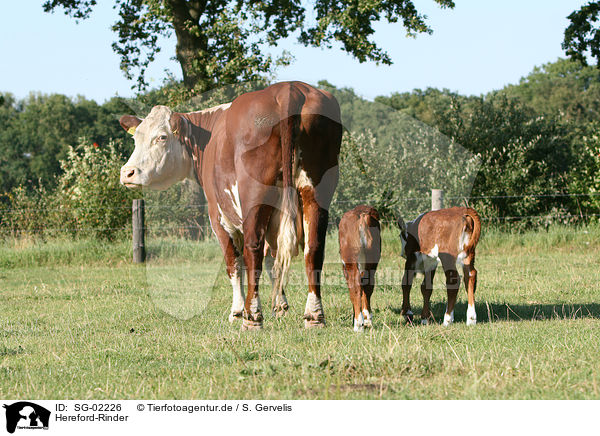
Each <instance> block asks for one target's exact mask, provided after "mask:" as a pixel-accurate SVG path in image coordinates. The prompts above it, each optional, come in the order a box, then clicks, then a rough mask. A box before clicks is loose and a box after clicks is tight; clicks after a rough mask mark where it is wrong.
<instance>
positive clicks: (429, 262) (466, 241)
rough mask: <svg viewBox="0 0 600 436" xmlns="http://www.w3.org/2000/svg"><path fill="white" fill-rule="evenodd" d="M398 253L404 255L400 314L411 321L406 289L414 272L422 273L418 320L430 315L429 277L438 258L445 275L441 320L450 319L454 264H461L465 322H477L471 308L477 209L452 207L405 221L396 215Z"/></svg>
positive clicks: (456, 276)
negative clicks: (446, 299) (444, 304)
mask: <svg viewBox="0 0 600 436" xmlns="http://www.w3.org/2000/svg"><path fill="white" fill-rule="evenodd" d="M398 226H399V227H400V239H401V242H402V253H401V255H402V257H404V258H405V259H406V262H405V265H404V276H403V278H402V314H403V315H404V316H405V317H406V318H407V320H408V321H409V322H410V323H412V320H413V313H412V311H411V307H410V289H411V287H412V282H413V278H414V275H415V273H422V274H424V279H423V283H422V284H421V292H422V294H423V310H422V312H421V323H422V324H427V323H428V322H429V318H430V317H431V312H430V307H429V300H430V298H431V292H432V290H433V278H434V275H435V270H436V268H437V266H438V262H441V264H442V267H443V269H444V273H445V275H446V289H447V292H448V302H447V304H446V313H445V314H444V321H443V324H444V325H445V326H447V325H449V324H451V323H452V322H454V305H455V303H456V296H457V294H458V289H459V288H460V275H459V273H458V268H462V270H463V275H464V282H465V288H466V291H467V297H468V307H467V325H474V324H476V323H477V313H476V312H475V288H476V287H477V270H476V269H475V247H476V246H477V242H478V241H479V236H480V235H481V220H480V219H479V215H477V212H475V210H473V209H471V208H467V207H452V208H450V209H440V210H435V211H431V212H427V213H424V214H421V215H419V216H418V217H417V219H415V220H414V221H411V222H409V223H406V224H405V223H404V220H403V219H402V217H400V218H399V219H398Z"/></svg>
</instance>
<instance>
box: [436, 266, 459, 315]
mask: <svg viewBox="0 0 600 436" xmlns="http://www.w3.org/2000/svg"><path fill="white" fill-rule="evenodd" d="M440 260H441V261H442V266H443V267H444V273H445V274H446V290H447V292H448V303H447V304H446V313H444V322H443V324H444V325H445V326H447V325H450V324H452V323H453V322H454V305H455V304H456V297H457V295H458V288H459V287H460V275H459V274H458V271H457V270H456V258H454V257H453V256H450V255H445V256H443V257H442V255H440Z"/></svg>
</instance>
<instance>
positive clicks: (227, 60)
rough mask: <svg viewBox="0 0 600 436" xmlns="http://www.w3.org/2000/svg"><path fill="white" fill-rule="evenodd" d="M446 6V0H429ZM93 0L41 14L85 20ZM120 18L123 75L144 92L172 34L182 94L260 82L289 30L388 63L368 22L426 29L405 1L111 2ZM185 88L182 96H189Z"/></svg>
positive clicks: (52, 6) (412, 31)
mask: <svg viewBox="0 0 600 436" xmlns="http://www.w3.org/2000/svg"><path fill="white" fill-rule="evenodd" d="M434 1H435V2H436V3H438V4H439V5H440V6H441V7H444V8H453V7H454V1H453V0H434ZM95 5H96V1H95V0H47V1H45V3H44V4H43V8H44V10H45V11H46V12H54V11H55V10H57V9H59V8H61V9H62V10H63V11H64V12H65V14H67V15H69V16H71V17H74V18H75V19H86V18H88V17H89V16H90V14H91V13H92V9H93V7H94V6H95ZM115 8H116V9H118V11H119V19H118V20H117V22H116V23H115V24H114V25H113V27H112V29H113V31H115V32H116V34H117V41H116V42H115V43H114V44H113V49H114V51H115V52H116V53H117V54H119V56H120V57H121V68H122V70H123V71H124V73H125V75H126V77H127V78H128V79H134V78H135V79H136V80H137V86H138V88H139V89H145V88H146V87H147V82H146V78H145V72H146V69H147V68H148V65H149V64H150V63H151V62H152V61H153V60H154V59H155V57H156V55H157V53H158V52H159V51H160V50H161V47H160V46H159V44H158V41H159V38H160V37H161V36H162V37H166V36H170V35H171V34H172V33H174V34H175V36H176V38H177V45H176V58H177V61H178V62H179V64H180V65H181V69H182V73H183V83H184V85H185V88H186V89H187V90H188V91H193V93H200V92H204V91H206V90H208V89H212V88H215V87H217V86H218V85H225V84H230V83H234V82H239V81H244V82H245V81H256V80H260V79H262V78H264V77H265V75H268V74H269V73H271V72H272V71H273V69H274V67H276V66H277V65H279V64H286V63H289V62H290V57H289V55H288V54H285V53H284V54H283V55H282V56H280V57H277V58H274V57H273V56H272V55H270V54H268V53H266V51H265V48H267V47H269V46H275V45H277V43H278V42H279V41H280V40H281V39H283V38H286V37H288V36H290V35H292V34H293V35H295V36H297V40H298V41H299V42H300V43H301V44H303V45H306V46H316V47H328V48H331V47H332V46H333V45H334V44H335V45H339V46H341V48H342V49H343V50H344V51H346V52H348V53H350V54H351V55H352V56H354V57H355V58H356V59H358V60H359V61H360V62H365V61H374V62H377V63H383V64H391V63H392V59H391V57H390V56H389V54H388V53H387V52H385V51H384V50H383V49H382V48H381V47H379V46H378V45H377V44H376V43H375V41H374V40H373V36H374V34H375V29H374V27H373V26H374V24H375V23H377V22H379V21H387V22H390V23H397V22H401V23H402V25H403V27H404V29H405V30H406V33H407V35H409V36H414V35H416V34H418V33H424V32H425V33H430V32H431V29H430V27H429V26H428V25H427V23H426V16H424V15H423V14H421V13H420V12H419V11H418V10H417V8H416V7H415V5H414V3H413V1H412V0H395V1H390V0H375V1H373V0H355V1H339V0H314V1H312V2H301V1H300V0H277V1H243V0H235V1H232V0H209V1H207V0H115ZM193 93H192V92H188V95H193Z"/></svg>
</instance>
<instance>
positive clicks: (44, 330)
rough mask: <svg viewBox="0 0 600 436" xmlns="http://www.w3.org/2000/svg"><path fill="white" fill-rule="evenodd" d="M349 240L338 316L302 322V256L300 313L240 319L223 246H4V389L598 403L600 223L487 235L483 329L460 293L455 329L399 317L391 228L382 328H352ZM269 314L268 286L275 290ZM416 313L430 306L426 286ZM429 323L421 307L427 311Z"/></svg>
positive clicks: (334, 309) (336, 268)
mask: <svg viewBox="0 0 600 436" xmlns="http://www.w3.org/2000/svg"><path fill="white" fill-rule="evenodd" d="M336 238H337V237H336V235H331V236H330V238H329V240H328V247H327V252H328V253H327V264H326V267H325V271H324V272H325V279H326V285H325V288H324V293H323V295H324V297H323V298H324V307H325V314H326V317H327V327H326V328H324V329H318V330H305V329H304V328H303V322H302V313H303V310H304V304H305V299H306V288H305V286H304V285H303V284H302V277H303V273H302V271H303V265H302V263H301V262H300V259H297V260H296V261H295V263H294V267H293V268H294V270H293V275H292V282H291V284H290V287H289V289H288V292H287V294H288V298H289V300H290V304H291V309H290V313H289V315H288V316H287V317H285V318H283V319H274V318H272V317H271V316H270V315H267V316H266V319H265V324H264V330H263V331H260V332H242V331H240V324H239V323H234V324H233V325H231V324H229V322H228V321H227V316H228V313H229V308H230V304H231V287H230V284H229V280H228V279H227V277H226V275H225V270H224V266H223V263H222V257H221V254H220V251H219V248H218V246H217V244H216V242H212V241H209V242H202V243H198V242H189V241H178V240H152V239H150V241H149V256H150V260H149V262H148V264H147V265H146V266H134V265H132V264H131V263H130V246H129V245H130V243H129V242H128V241H123V242H119V243H111V244H109V243H107V244H103V243H99V242H95V241H91V240H79V241H67V240H65V241H61V240H51V241H33V240H5V241H4V242H2V243H0V283H1V291H0V397H2V398H15V399H22V398H28V399H50V398H52V399H56V398H68V399H88V398H90V399H91V398H93V399H124V398H145V399H149V398H160V399H167V398H176V399H186V398H207V399H221V398H231V399H238V398H267V399H359V398H361V399H371V398H372V399H376V398H384V399H589V398H594V399H598V398H600V390H599V385H600V364H599V362H600V228H599V227H596V226H590V227H587V228H568V227H556V228H552V229H550V230H549V231H547V232H546V231H538V232H529V233H520V234H508V233H501V232H494V231H489V232H487V233H485V234H484V235H483V239H482V241H481V243H480V245H479V247H478V253H477V263H476V266H477V269H478V270H479V286H478V291H477V294H476V302H477V304H476V308H477V315H478V324H477V325H476V326H474V327H466V326H465V311H466V301H465V300H466V299H465V297H466V295H465V293H464V289H463V288H461V293H460V300H459V304H458V306H457V311H456V314H455V319H456V323H455V324H454V325H452V326H450V327H442V326H441V325H440V324H439V320H440V318H442V315H443V311H444V305H445V300H446V293H445V291H444V290H443V289H442V279H443V274H438V275H437V277H436V289H435V291H434V294H433V313H434V316H435V317H436V319H437V320H438V323H435V324H433V325H429V326H420V325H418V326H415V327H411V326H408V325H406V324H405V322H404V320H403V318H402V316H401V315H400V306H401V292H400V271H399V265H400V259H399V256H398V252H399V241H398V239H397V236H396V232H394V231H386V232H385V233H384V253H383V260H382V263H381V264H380V270H379V273H378V278H379V279H380V284H379V285H378V286H376V289H375V293H374V295H373V302H372V304H373V308H374V327H373V329H371V330H369V331H366V332H365V333H362V334H356V333H354V332H353V331H352V322H351V310H350V307H351V306H350V301H349V298H348V295H347V289H346V287H345V284H344V283H343V279H342V272H341V268H340V265H339V257H338V254H337V239H336ZM262 297H263V306H264V309H265V313H266V314H268V310H266V309H267V308H268V302H269V289H268V286H267V284H265V285H264V287H263V289H262ZM412 300H413V310H414V311H415V313H416V314H418V313H419V312H420V309H421V295H420V289H419V286H418V283H415V285H414V286H413V293H412ZM416 319H418V317H417V318H416Z"/></svg>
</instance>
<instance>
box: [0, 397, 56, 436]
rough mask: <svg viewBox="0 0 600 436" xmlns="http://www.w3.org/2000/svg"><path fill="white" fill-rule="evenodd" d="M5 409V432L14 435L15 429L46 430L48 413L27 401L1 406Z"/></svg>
mask: <svg viewBox="0 0 600 436" xmlns="http://www.w3.org/2000/svg"><path fill="white" fill-rule="evenodd" d="M3 407H4V408H5V409H6V431H8V432H9V433H14V432H15V429H17V428H18V429H29V430H36V429H38V430H39V429H44V430H47V429H48V423H49V422H50V411H49V410H48V409H45V408H43V407H42V406H38V405H37V404H35V403H30V402H28V401H19V402H18V403H13V404H10V405H7V404H5V405H4V406H3Z"/></svg>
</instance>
